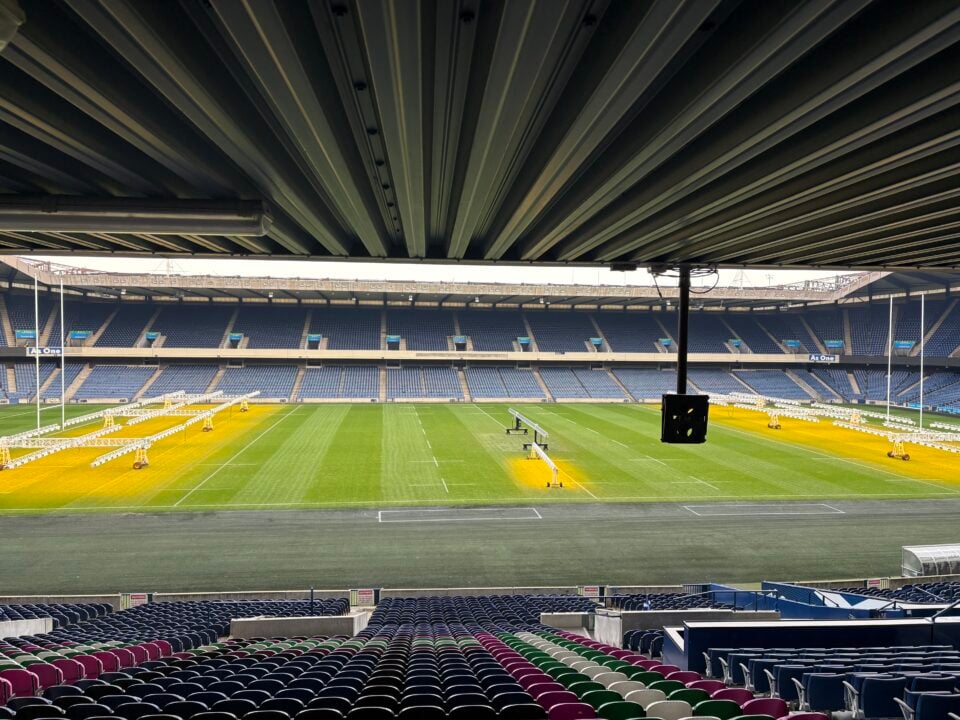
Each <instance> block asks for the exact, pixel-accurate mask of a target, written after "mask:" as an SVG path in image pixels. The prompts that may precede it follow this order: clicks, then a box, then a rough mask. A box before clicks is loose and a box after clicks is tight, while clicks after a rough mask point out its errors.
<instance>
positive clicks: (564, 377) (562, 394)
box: [540, 367, 590, 399]
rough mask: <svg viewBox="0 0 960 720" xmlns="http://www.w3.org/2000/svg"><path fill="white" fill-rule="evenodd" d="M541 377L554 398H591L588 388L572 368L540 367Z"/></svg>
mask: <svg viewBox="0 0 960 720" xmlns="http://www.w3.org/2000/svg"><path fill="white" fill-rule="evenodd" d="M540 377H541V378H542V379H543V382H544V384H545V385H546V386H547V389H548V390H549V391H550V394H551V395H553V397H554V398H557V399H560V398H566V399H577V398H589V397H590V391H589V390H587V389H586V388H585V387H584V386H583V384H582V383H581V382H580V380H579V379H578V378H577V375H576V373H574V371H573V370H572V369H571V368H556V367H545V368H541V369H540Z"/></svg>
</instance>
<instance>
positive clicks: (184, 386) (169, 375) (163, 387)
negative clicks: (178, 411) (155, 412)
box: [148, 365, 217, 397]
mask: <svg viewBox="0 0 960 720" xmlns="http://www.w3.org/2000/svg"><path fill="white" fill-rule="evenodd" d="M216 374H217V366H216V365H168V366H167V367H165V368H164V369H163V371H162V372H161V373H160V375H158V376H157V379H156V380H154V381H153V384H152V385H151V386H150V387H149V388H148V394H149V395H150V396H152V397H157V396H159V395H166V394H168V393H173V392H178V391H180V390H182V391H183V392H186V393H203V392H206V390H207V388H208V387H210V383H212V382H213V378H214V376H216Z"/></svg>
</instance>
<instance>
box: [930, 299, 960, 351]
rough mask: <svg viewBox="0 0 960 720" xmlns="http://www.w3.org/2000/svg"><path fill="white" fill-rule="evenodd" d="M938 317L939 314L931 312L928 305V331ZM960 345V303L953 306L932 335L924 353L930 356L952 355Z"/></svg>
mask: <svg viewBox="0 0 960 720" xmlns="http://www.w3.org/2000/svg"><path fill="white" fill-rule="evenodd" d="M938 319H939V318H938V316H937V315H935V314H931V313H930V307H929V305H928V307H927V325H928V327H927V332H929V331H930V327H932V326H933V323H935V322H937V320H938ZM958 347H960V304H958V305H957V306H956V307H954V308H953V310H952V311H951V312H950V314H949V315H947V317H946V318H944V320H943V322H942V323H940V326H939V327H938V328H937V329H936V331H935V332H934V333H933V334H932V335H930V339H929V340H927V342H926V345H925V347H924V353H925V354H926V355H927V356H928V357H950V355H951V354H953V353H954V352H956V350H957V348H958Z"/></svg>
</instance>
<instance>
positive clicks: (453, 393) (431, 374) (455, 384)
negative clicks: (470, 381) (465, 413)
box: [421, 366, 463, 400]
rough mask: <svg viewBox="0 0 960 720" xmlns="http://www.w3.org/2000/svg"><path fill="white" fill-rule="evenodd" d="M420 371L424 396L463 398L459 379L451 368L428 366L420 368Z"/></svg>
mask: <svg viewBox="0 0 960 720" xmlns="http://www.w3.org/2000/svg"><path fill="white" fill-rule="evenodd" d="M421 371H422V373H423V387H424V389H425V390H426V392H427V395H426V397H431V398H451V399H455V400H462V399H463V390H461V389H460V380H459V379H458V378H457V373H456V371H455V370H454V369H453V368H451V367H436V366H428V367H424V368H421Z"/></svg>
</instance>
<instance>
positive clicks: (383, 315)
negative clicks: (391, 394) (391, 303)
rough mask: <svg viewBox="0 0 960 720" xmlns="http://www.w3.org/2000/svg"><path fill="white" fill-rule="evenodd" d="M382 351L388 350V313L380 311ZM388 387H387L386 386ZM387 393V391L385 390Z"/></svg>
mask: <svg viewBox="0 0 960 720" xmlns="http://www.w3.org/2000/svg"><path fill="white" fill-rule="evenodd" d="M380 349H381V350H386V349H387V311H386V310H381V311H380ZM384 387H386V386H384ZM384 392H386V390H384Z"/></svg>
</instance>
